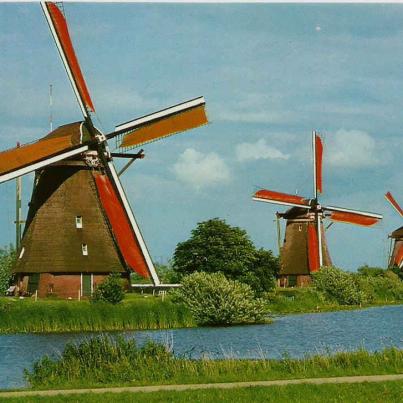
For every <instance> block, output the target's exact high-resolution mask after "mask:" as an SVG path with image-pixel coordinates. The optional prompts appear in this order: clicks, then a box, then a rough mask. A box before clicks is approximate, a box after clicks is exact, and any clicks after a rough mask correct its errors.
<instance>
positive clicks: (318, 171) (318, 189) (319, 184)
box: [314, 132, 323, 195]
mask: <svg viewBox="0 0 403 403" xmlns="http://www.w3.org/2000/svg"><path fill="white" fill-rule="evenodd" d="M314 145H315V149H314V156H315V157H314V160H315V163H314V164H315V166H314V170H315V174H314V178H315V185H314V186H315V195H317V194H318V193H323V181H322V159H323V144H322V139H321V138H320V137H319V135H318V134H317V133H316V132H314Z"/></svg>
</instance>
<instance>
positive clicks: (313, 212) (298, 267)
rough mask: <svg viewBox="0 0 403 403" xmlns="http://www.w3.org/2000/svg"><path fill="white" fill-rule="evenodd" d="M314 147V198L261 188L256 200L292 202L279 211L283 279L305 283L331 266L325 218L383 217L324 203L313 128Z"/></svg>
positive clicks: (362, 220) (369, 221)
mask: <svg viewBox="0 0 403 403" xmlns="http://www.w3.org/2000/svg"><path fill="white" fill-rule="evenodd" d="M312 149H313V198H312V199H307V198H304V197H301V196H298V195H290V194H286V193H279V192H274V191H271V190H263V189H262V190H259V191H257V192H256V193H255V194H254V196H253V200H256V201H261V202H266V203H273V204H279V205H283V206H291V208H290V209H289V210H287V211H286V212H285V213H278V215H279V216H280V217H281V218H283V219H285V220H286V230H285V237H284V243H283V246H282V248H281V253H280V257H281V269H280V283H281V284H282V285H304V284H305V283H308V282H309V281H310V273H313V272H316V271H318V270H319V269H320V267H321V266H330V265H331V259H330V255H329V251H328V247H327V244H326V239H325V230H324V227H323V219H324V218H328V219H330V220H331V222H344V223H349V224H355V225H363V226H371V225H374V224H376V223H377V222H378V221H380V220H381V219H382V216H381V215H380V214H375V213H368V212H363V211H357V210H351V209H346V208H342V207H335V206H323V205H322V204H320V202H319V199H318V195H319V193H322V191H323V186H322V156H323V143H322V139H321V138H320V136H319V134H318V133H316V132H315V131H313V132H312Z"/></svg>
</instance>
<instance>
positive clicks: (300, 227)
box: [298, 224, 302, 232]
mask: <svg viewBox="0 0 403 403" xmlns="http://www.w3.org/2000/svg"><path fill="white" fill-rule="evenodd" d="M298 231H299V232H301V231H302V225H301V224H300V225H298Z"/></svg>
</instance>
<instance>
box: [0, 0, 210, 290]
mask: <svg viewBox="0 0 403 403" xmlns="http://www.w3.org/2000/svg"><path fill="white" fill-rule="evenodd" d="M41 5H42V9H43V12H44V14H45V17H46V20H47V22H48V24H49V27H50V30H51V33H52V36H53V39H54V40H55V42H56V46H57V49H58V51H59V54H60V57H61V59H62V62H63V64H64V67H65V69H66V72H67V75H68V78H69V80H70V83H71V85H72V87H73V91H74V93H75V96H76V98H77V101H78V104H79V106H80V109H81V112H82V114H83V117H84V120H83V121H80V122H76V123H70V124H67V125H64V126H61V127H59V128H57V129H56V130H54V131H52V132H51V133H49V134H48V135H47V136H45V137H43V138H42V139H40V140H38V141H36V142H34V143H32V144H27V145H21V146H20V147H16V148H13V149H10V150H7V151H3V152H2V153H0V183H1V182H5V181H8V180H11V179H14V178H18V177H20V176H21V175H24V174H27V173H29V172H32V171H35V181H34V189H33V193H32V198H31V202H30V206H29V212H28V217H27V222H26V225H25V230H24V235H23V238H22V241H21V247H20V250H19V251H18V259H17V264H16V267H15V273H16V277H17V283H18V286H19V287H20V289H23V290H25V291H29V292H35V291H38V292H39V295H46V294H57V295H59V296H63V297H76V296H77V295H78V293H79V294H80V295H89V294H90V293H91V292H92V290H93V288H94V286H95V285H96V283H97V282H100V281H102V279H103V278H104V277H105V276H106V275H108V274H109V273H111V272H117V273H121V275H122V276H123V277H125V278H126V279H127V278H128V277H129V274H130V272H132V271H135V272H137V273H138V274H140V275H141V276H143V277H151V280H152V282H153V283H154V285H159V279H158V275H157V273H156V271H155V268H154V265H153V262H152V259H151V256H150V254H149V252H148V249H147V246H146V243H145V241H144V239H143V236H142V234H141V232H140V229H139V226H138V224H137V222H136V219H135V217H134V214H133V211H132V210H131V208H130V205H129V202H128V199H127V197H126V194H125V192H124V190H123V187H122V184H121V182H120V180H119V175H118V173H117V172H116V169H115V166H114V163H113V157H124V158H132V159H133V158H134V159H135V158H142V157H143V154H142V150H141V151H140V152H137V153H134V154H128V153H124V152H120V153H111V152H110V150H109V147H108V140H110V139H113V138H115V137H116V138H117V139H118V140H121V142H120V145H119V147H120V148H121V149H123V150H127V149H129V148H133V147H139V146H140V145H144V144H146V143H149V142H152V141H155V140H158V139H161V138H163V137H167V136H170V135H173V134H175V133H178V132H181V131H185V130H188V129H192V128H195V127H198V126H201V125H203V124H205V123H207V117H206V114H205V101H204V98H203V97H199V98H195V99H193V100H191V101H187V102H184V103H181V104H178V105H175V106H172V107H170V108H167V109H164V110H161V111H159V112H155V113H153V114H150V115H147V116H143V117H141V118H138V119H135V120H131V121H129V122H127V123H123V124H120V125H118V126H116V128H115V130H114V131H113V132H112V133H109V134H103V133H102V132H101V131H100V130H99V129H97V128H96V127H95V126H94V124H93V121H92V116H91V113H92V112H95V108H94V105H93V102H92V100H91V97H90V94H89V91H88V89H87V85H86V83H85V80H84V77H83V75H82V72H81V69H80V66H79V64H78V60H77V57H76V55H75V52H74V49H73V45H72V42H71V39H70V35H69V32H68V28H67V23H66V20H65V18H64V15H63V13H62V10H61V9H60V8H59V6H58V5H57V4H55V3H53V2H41ZM139 191H140V190H139ZM161 203H164V199H163V195H161Z"/></svg>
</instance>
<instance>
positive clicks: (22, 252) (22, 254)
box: [18, 247, 25, 259]
mask: <svg viewBox="0 0 403 403" xmlns="http://www.w3.org/2000/svg"><path fill="white" fill-rule="evenodd" d="M24 252H25V248H24V247H22V249H21V252H20V256H18V259H21V258H22V257H23V256H24Z"/></svg>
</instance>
